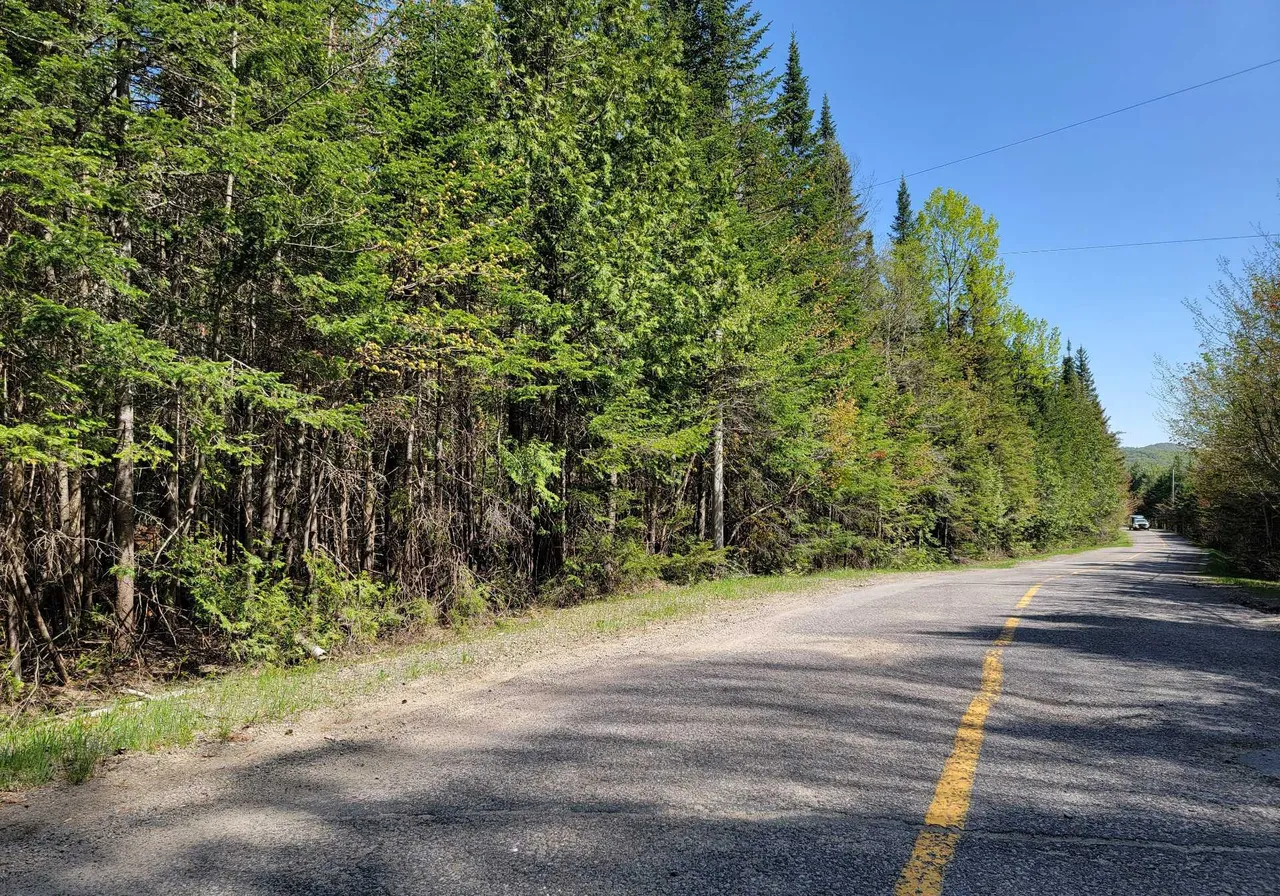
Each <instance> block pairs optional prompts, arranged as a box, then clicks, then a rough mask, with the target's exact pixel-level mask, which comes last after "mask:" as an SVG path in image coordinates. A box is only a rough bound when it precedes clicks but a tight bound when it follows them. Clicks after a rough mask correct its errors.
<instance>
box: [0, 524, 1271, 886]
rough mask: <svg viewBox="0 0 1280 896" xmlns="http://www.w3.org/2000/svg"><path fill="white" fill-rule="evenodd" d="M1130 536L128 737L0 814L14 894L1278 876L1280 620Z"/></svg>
mask: <svg viewBox="0 0 1280 896" xmlns="http://www.w3.org/2000/svg"><path fill="white" fill-rule="evenodd" d="M1134 542H1135V545H1134V547H1133V548H1115V549H1108V550H1100V551H1095V552H1091V553H1088V554H1081V555H1076V556H1071V557H1064V558H1060V559H1056V560H1051V561H1045V562H1040V563H1032V564H1026V565H1023V566H1020V567H1017V568H1014V569H1005V570H972V571H965V572H959V573H945V574H935V575H918V576H907V577H901V578H897V579H894V580H891V581H888V582H884V583H880V584H874V585H871V586H867V587H860V588H854V587H849V588H841V589H835V590H833V591H830V592H829V593H824V594H821V595H817V596H811V597H808V598H795V599H793V600H792V601H791V602H790V603H788V602H781V601H779V602H774V603H772V604H769V605H768V607H766V609H765V610H762V611H760V612H758V613H757V614H756V615H754V616H753V615H751V612H747V613H745V614H744V615H739V616H738V617H735V618H734V619H732V620H730V621H728V622H724V623H723V624H721V625H719V626H718V627H716V626H711V627H708V626H707V625H705V624H703V625H701V626H699V625H697V624H692V623H691V624H689V625H687V626H685V624H683V623H682V624H677V625H674V626H669V627H667V628H665V629H662V631H660V632H647V633H642V634H640V635H637V636H635V637H633V638H630V639H628V640H627V642H626V647H625V649H612V650H608V649H606V650H602V651H600V652H598V653H595V654H590V653H587V654H584V655H583V656H579V657H577V658H576V659H573V660H571V661H565V662H563V663H560V664H558V665H557V664H550V665H547V664H543V665H541V666H539V665H537V664H532V665H530V666H528V668H515V669H512V670H508V671H507V672H506V673H505V674H503V675H501V676H496V677H495V676H491V677H490V678H489V679H486V680H480V681H477V682H474V683H473V684H472V685H471V686H468V687H459V688H455V689H454V690H453V691H451V692H450V693H449V694H446V695H439V694H436V695H427V694H426V693H425V692H426V691H427V690H429V688H430V687H431V686H430V684H429V683H427V682H426V681H425V680H423V681H420V682H418V683H417V687H418V690H419V691H421V692H423V693H422V695H421V696H418V695H417V693H418V692H415V696H414V699H413V700H412V701H410V702H409V703H405V704H403V705H402V704H401V699H402V698H401V697H400V695H399V694H397V695H396V699H394V700H393V701H384V702H382V703H379V704H377V705H374V706H370V707H368V709H367V710H366V711H362V712H361V713H358V714H357V716H356V717H355V718H352V719H349V720H347V721H346V722H343V723H342V724H336V723H335V725H334V726H333V727H331V728H329V729H327V733H326V734H324V735H320V734H314V732H313V733H310V734H309V733H308V732H307V731H304V730H303V729H304V728H306V727H307V726H308V723H306V722H304V723H302V724H300V725H299V726H298V732H297V733H296V734H294V735H290V736H287V737H286V736H283V732H276V734H275V735H274V736H272V737H266V736H265V735H264V737H263V739H262V741H261V742H260V743H259V742H257V741H255V742H254V743H253V744H247V745H234V744H233V745H229V746H228V747H227V748H226V750H225V751H223V752H221V753H216V754H211V753H208V752H206V753H204V754H201V753H200V751H199V750H187V751H179V752H178V753H176V754H173V755H170V756H164V757H140V758H136V759H130V760H128V761H126V762H124V763H122V764H120V765H119V766H118V767H115V768H112V769H110V770H108V771H107V773H106V774H104V775H102V776H101V777H100V778H98V779H95V780H94V781H92V782H90V783H89V784H87V785H83V786H81V787H75V788H71V787H64V788H55V789H52V790H49V791H45V792H43V793H38V794H34V795H32V796H31V798H30V800H29V802H28V804H27V805H25V806H23V805H17V806H6V807H3V808H2V809H0V893H3V894H4V896H10V894H52V893H58V894H94V896H108V894H122V896H124V894H129V896H135V894H165V896H171V894H187V893H201V894H204V893H228V894H267V893H318V894H327V896H339V894H393V893H394V894H486V896H490V894H555V893H566V894H568V893H575V894H576V893H600V894H633V893H634V894H651V893H670V894H711V893H717V894H757V893H778V894H789V896H790V894H810V893H831V894H836V893H839V894H863V893H867V894H870V893H878V894H891V893H895V891H896V892H898V893H916V892H920V893H938V892H945V893H947V894H1005V893H1027V894H1033V893H1034V894H1104V893H1105V894H1160V896H1174V894H1262V893H1280V777H1277V776H1280V756H1277V754H1276V752H1274V751H1275V748H1277V747H1280V713H1278V712H1277V710H1278V709H1280V628H1278V627H1277V624H1276V623H1277V619H1276V617H1268V616H1265V615H1263V614H1260V613H1258V612H1256V611H1253V610H1249V609H1245V608H1243V607H1239V606H1236V605H1233V604H1231V603H1229V602H1228V601H1226V600H1224V599H1223V598H1222V596H1221V593H1220V592H1218V591H1216V590H1214V589H1210V588H1205V587H1203V583H1200V584H1197V581H1196V578H1195V576H1194V575H1193V573H1194V572H1195V570H1196V569H1197V568H1198V567H1199V565H1200V564H1201V562H1202V557H1201V555H1200V554H1199V552H1198V551H1197V550H1196V549H1194V548H1192V547H1190V546H1189V545H1187V544H1185V543H1183V542H1180V541H1178V540H1176V539H1173V538H1170V537H1167V536H1164V535H1162V534H1159V533H1154V532H1153V533H1145V532H1143V533H1135V538H1134ZM1037 585H1038V586H1039V587H1038V589H1036V588H1035V586H1037ZM1033 589H1034V590H1033ZM404 699H407V698H404ZM312 727H314V726H312Z"/></svg>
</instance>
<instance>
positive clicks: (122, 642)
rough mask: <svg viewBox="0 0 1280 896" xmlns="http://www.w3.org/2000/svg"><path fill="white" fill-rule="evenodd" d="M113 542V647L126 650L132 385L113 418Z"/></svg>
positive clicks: (130, 590) (132, 599)
mask: <svg viewBox="0 0 1280 896" xmlns="http://www.w3.org/2000/svg"><path fill="white" fill-rule="evenodd" d="M116 428H117V437H118V440H119V441H118V444H117V447H116V481H115V514H114V520H113V522H114V528H115V546H116V607H115V610H116V634H115V648H116V650H117V651H119V652H122V653H123V652H127V651H128V650H129V649H130V648H131V647H132V644H133V636H134V634H135V632H136V631H137V627H138V618H137V611H138V608H137V600H136V596H135V593H134V587H135V582H134V575H135V571H134V564H135V562H136V557H137V545H136V543H135V537H134V536H135V532H134V530H135V520H134V506H133V387H132V386H130V385H126V386H125V387H124V394H123V395H122V396H121V397H120V410H119V413H118V415H117V418H116Z"/></svg>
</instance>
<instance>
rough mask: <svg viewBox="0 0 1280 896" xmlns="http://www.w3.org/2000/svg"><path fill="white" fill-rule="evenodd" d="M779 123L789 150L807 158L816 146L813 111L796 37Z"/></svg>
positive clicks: (790, 50)
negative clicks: (814, 141)
mask: <svg viewBox="0 0 1280 896" xmlns="http://www.w3.org/2000/svg"><path fill="white" fill-rule="evenodd" d="M775 120H776V122H777V125H776V126H777V129H778V133H779V134H780V135H781V136H782V141H783V143H784V145H785V146H786V148H787V150H788V151H789V152H790V153H791V154H792V155H793V156H798V157H801V158H803V157H805V156H806V155H807V154H808V152H809V150H810V148H811V147H812V145H813V132H812V124H813V109H812V108H810V106H809V79H808V77H806V75H805V73H804V69H803V68H802V67H801V65H800V45H799V44H798V43H796V36H795V34H792V35H791V44H790V46H789V47H788V48H787V67H786V69H785V70H784V71H783V74H782V89H781V93H780V95H779V96H778V106H777V112H776V116H775Z"/></svg>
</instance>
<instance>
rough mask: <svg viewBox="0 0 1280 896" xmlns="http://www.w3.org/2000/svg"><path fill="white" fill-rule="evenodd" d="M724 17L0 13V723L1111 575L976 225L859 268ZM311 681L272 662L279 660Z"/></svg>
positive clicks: (1087, 395) (906, 240)
mask: <svg viewBox="0 0 1280 896" xmlns="http://www.w3.org/2000/svg"><path fill="white" fill-rule="evenodd" d="M765 39H766V29H765V26H764V24H763V23H762V22H761V21H760V17H759V15H758V14H757V13H756V12H754V11H753V10H752V9H751V7H750V5H749V3H742V2H737V0H729V2H725V3H716V2H710V3H708V2H700V0H666V2H659V3H653V2H642V0H577V2H562V0H538V2H535V0H512V2H500V3H490V2H479V0H476V2H452V3H432V2H427V0H410V2H405V3H403V4H401V5H398V6H394V7H392V6H388V5H384V4H367V5H366V4H359V3H357V4H350V5H346V6H341V5H334V4H332V3H328V2H318V0H283V2H273V3H262V2H259V0H208V2H200V3H190V2H167V0H147V2H130V0H124V2H118V0H112V2H106V0H75V2H68V0H56V2H54V0H48V2H46V0H7V2H5V3H4V4H2V5H0V98H2V99H0V102H2V103H3V115H4V118H3V127H2V128H0V378H2V382H3V392H2V393H0V452H3V454H2V472H3V479H2V486H0V488H2V491H0V582H2V583H3V595H4V604H3V608H2V610H0V612H2V613H3V618H4V624H5V630H6V640H5V644H4V651H3V653H4V660H5V664H6V668H7V669H8V675H9V683H8V687H9V690H10V692H12V691H13V690H15V689H17V688H18V687H19V686H20V683H21V682H24V681H25V682H28V683H30V682H31V681H33V680H56V679H63V680H66V679H68V678H71V677H74V676H76V675H77V674H78V673H77V668H78V666H77V664H79V667H84V668H88V667H89V666H90V665H92V664H95V663H96V664H102V663H104V662H115V661H118V660H120V659H121V658H123V657H126V656H129V655H131V654H134V652H135V651H136V649H137V648H138V646H139V645H140V644H143V643H146V644H152V645H169V646H172V647H178V648H181V649H182V650H186V649H187V648H189V647H191V646H192V645H195V644H197V643H206V640H205V639H208V638H210V637H212V638H213V639H214V642H215V643H217V644H221V645H223V646H224V647H226V646H229V647H230V648H231V649H233V650H234V651H235V652H236V653H237V654H238V655H241V656H250V657H262V658H278V657H281V656H287V655H292V654H298V655H302V654H301V651H300V650H299V648H298V646H297V645H298V644H303V645H310V647H327V646H330V645H332V644H334V643H337V642H340V641H343V640H357V639H361V638H366V637H371V636H373V635H375V634H376V633H377V631H378V630H379V629H381V628H385V627H387V626H395V625H400V624H402V623H403V622H404V621H406V620H407V619H410V618H412V617H428V618H437V619H438V618H454V619H458V618H464V617H466V616H468V615H471V614H475V613H480V612H484V611H486V610H487V609H489V608H494V607H497V608H505V607H512V606H519V605H522V604H526V603H528V602H530V601H532V600H534V599H537V598H539V597H540V596H542V597H545V598H546V599H554V600H561V601H568V600H572V599H576V598H578V597H581V596H583V595H588V594H592V593H599V592H604V591H607V590H609V589H612V588H616V587H619V586H621V585H625V584H626V583H628V582H629V581H634V580H636V579H639V578H644V577H651V576H654V575H662V576H665V577H667V578H671V579H689V578H696V577H700V576H706V575H714V574H716V573H717V572H719V571H721V570H723V569H726V568H736V569H743V570H746V571H751V572H765V571H775V570H805V569H814V568H820V567H829V566H837V565H857V566H866V565H874V564H888V563H893V562H915V561H921V560H931V559H938V558H964V557H973V556H982V555H988V554H996V553H1002V554H1003V553H1017V552H1020V551H1024V550H1027V549H1029V548H1032V547H1042V546H1048V545H1054V544H1058V543H1065V542H1075V541H1079V540H1082V539H1092V538H1096V537H1098V536H1101V535H1106V534H1108V532H1109V530H1110V529H1111V528H1112V527H1113V526H1114V525H1115V524H1116V523H1117V522H1118V519H1117V517H1118V514H1119V513H1120V512H1122V509H1121V503H1122V495H1123V490H1124V478H1125V477H1124V471H1123V465H1122V463H1121V461H1120V458H1119V455H1118V451H1117V447H1116V443H1115V439H1114V438H1113V436H1112V434H1111V433H1110V432H1109V430H1108V426H1107V422H1106V418H1105V416H1104V414H1103V411H1102V409H1101V407H1100V406H1099V403H1098V400H1097V395H1096V393H1095V391H1094V389H1093V387H1092V384H1091V379H1090V375H1089V373H1088V367H1087V360H1086V358H1085V356H1084V355H1083V353H1079V354H1078V355H1069V356H1068V357H1067V359H1066V360H1065V362H1064V361H1063V360H1062V358H1061V357H1060V350H1059V348H1058V344H1057V337H1056V334H1055V333H1054V332H1053V331H1052V330H1050V329H1049V327H1048V326H1047V325H1046V324H1045V323H1044V322H1042V321H1039V320H1034V319H1031V318H1030V317H1028V316H1027V315H1026V314H1025V313H1023V312H1022V311H1021V310H1019V309H1018V308H1016V307H1014V306H1013V305H1012V304H1011V303H1010V302H1009V301H1008V298H1007V293H1008V286H1009V275H1008V273H1007V271H1006V270H1005V268H1004V266H1003V264H1002V263H1001V261H1000V258H999V254H998V252H999V241H998V234H997V228H996V223H995V221H994V220H993V219H992V218H991V217H990V216H988V215H985V214H984V213H983V212H982V211H981V209H979V208H978V207H976V206H975V205H974V204H973V203H971V202H970V201H969V200H968V199H966V198H965V197H964V196H961V195H959V194H957V193H954V192H951V191H941V190H940V191H936V192H935V193H934V194H933V195H931V196H930V197H929V198H928V200H927V201H926V202H925V203H924V204H923V207H922V208H920V209H916V208H913V205H912V202H911V199H910V196H909V195H908V193H907V189H906V185H905V182H904V183H903V184H902V186H901V187H900V189H899V193H898V203H897V209H896V216H895V218H894V221H893V235H892V238H891V240H889V241H888V242H887V244H886V245H883V246H876V245H875V243H874V241H873V239H872V234H871V232H870V230H869V229H868V226H867V220H866V218H867V211H866V206H865V203H864V198H863V196H862V195H861V193H860V192H859V191H858V189H857V184H856V171H855V167H854V166H853V165H851V163H850V160H849V157H848V156H846V154H845V152H844V151H843V150H842V148H841V144H840V141H839V139H838V138H837V133H836V125H835V122H834V121H833V119H832V115H831V112H830V109H829V107H828V105H827V103H826V102H825V100H824V101H823V102H822V103H821V105H820V111H819V114H818V115H817V116H816V121H815V115H814V113H813V111H812V109H813V104H812V102H811V96H810V91H809V86H808V81H807V78H806V76H805V74H804V72H803V70H802V67H801V62H800V54H799V50H798V49H797V47H796V45H795V42H794V40H793V41H792V44H791V47H790V52H789V55H788V58H787V60H786V64H785V67H784V68H783V71H782V72H781V74H780V75H776V76H775V75H774V74H773V73H771V71H770V70H769V69H768V67H767V61H766V55H767V48H766V45H765ZM308 649H310V648H308Z"/></svg>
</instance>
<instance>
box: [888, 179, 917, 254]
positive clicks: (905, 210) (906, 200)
mask: <svg viewBox="0 0 1280 896" xmlns="http://www.w3.org/2000/svg"><path fill="white" fill-rule="evenodd" d="M915 226H916V217H915V213H914V212H913V211H912V210H911V193H910V191H908V190H907V179H906V178H905V177H902V178H900V179H899V180H898V198H897V206H896V208H895V211H894V215H893V226H892V229H891V230H890V239H892V240H893V242H894V244H895V245H899V246H900V245H902V244H903V243H905V242H906V241H907V240H909V239H911V236H912V234H913V233H914V232H915Z"/></svg>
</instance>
